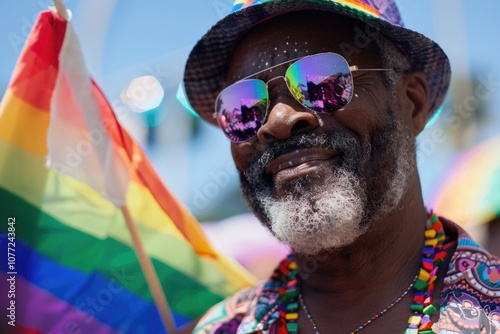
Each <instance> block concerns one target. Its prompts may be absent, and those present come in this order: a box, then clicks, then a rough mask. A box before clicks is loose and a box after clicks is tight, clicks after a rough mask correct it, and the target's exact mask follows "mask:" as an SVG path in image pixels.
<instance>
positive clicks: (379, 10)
mask: <svg viewBox="0 0 500 334" xmlns="http://www.w3.org/2000/svg"><path fill="white" fill-rule="evenodd" d="M283 1H284V0H235V1H234V4H233V8H232V9H231V13H234V12H237V11H238V10H240V9H243V8H247V7H251V6H254V5H259V4H264V3H269V2H283ZM285 1H286V2H294V3H300V2H313V3H318V4H321V3H322V4H330V5H335V4H336V5H339V6H345V7H350V8H352V9H355V10H357V11H361V12H364V13H366V14H367V15H371V16H374V17H375V18H378V19H382V20H385V21H387V22H390V23H392V24H394V25H398V26H400V27H403V26H404V24H403V20H401V15H399V10H398V7H397V6H396V3H395V2H394V1H393V0H313V1H311V0H308V1H301V0H295V1H290V0H285Z"/></svg>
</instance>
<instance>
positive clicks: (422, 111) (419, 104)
mask: <svg viewBox="0 0 500 334" xmlns="http://www.w3.org/2000/svg"><path fill="white" fill-rule="evenodd" d="M405 76H406V80H405V83H406V84H405V86H404V87H405V88H404V89H405V91H404V97H405V104H404V105H405V106H407V108H406V110H405V111H406V112H407V113H409V114H408V116H411V121H412V124H413V133H414V135H415V136H416V135H418V134H419V133H420V132H421V131H422V130H423V129H424V128H425V124H426V123H427V120H428V118H429V108H430V101H429V84H428V82H427V77H426V76H425V74H424V73H422V72H411V73H407V74H405Z"/></svg>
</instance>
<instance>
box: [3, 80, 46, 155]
mask: <svg viewBox="0 0 500 334" xmlns="http://www.w3.org/2000/svg"><path fill="white" fill-rule="evenodd" d="M49 122H50V115H49V113H48V112H47V111H45V110H42V109H38V108H36V107H34V106H32V105H31V104H29V103H27V102H25V101H24V100H21V99H20V98H18V97H17V96H15V95H14V94H13V93H12V91H11V90H10V89H7V91H6V92H5V95H4V97H3V99H2V101H1V102H0V140H3V141H5V142H7V143H10V144H11V145H14V146H16V147H19V148H22V149H23V150H25V151H27V152H30V153H32V154H35V155H38V156H46V155H47V129H48V128H49Z"/></svg>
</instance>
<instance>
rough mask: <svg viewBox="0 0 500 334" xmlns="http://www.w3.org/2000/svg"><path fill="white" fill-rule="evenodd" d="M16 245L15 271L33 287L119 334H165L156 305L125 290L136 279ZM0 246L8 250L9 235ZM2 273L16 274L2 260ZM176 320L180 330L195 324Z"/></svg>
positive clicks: (0, 234)
mask: <svg viewBox="0 0 500 334" xmlns="http://www.w3.org/2000/svg"><path fill="white" fill-rule="evenodd" d="M15 242H16V244H15V260H16V263H15V267H16V268H15V270H16V272H17V275H19V276H21V277H23V278H24V279H26V280H27V281H29V282H30V283H31V284H33V285H36V286H38V287H40V288H41V289H43V290H46V291H48V292H50V293H51V294H53V295H54V296H56V297H57V298H59V299H61V300H63V301H65V302H67V303H69V304H71V305H73V306H74V307H76V308H78V309H80V310H82V311H83V312H85V313H87V314H89V315H92V316H93V317H95V318H96V319H97V320H99V321H100V322H102V323H104V324H107V325H108V326H110V327H112V328H114V329H116V330H118V331H122V332H124V333H134V334H135V333H137V334H141V333H145V334H146V333H148V334H149V333H152V334H156V333H165V330H164V328H163V324H162V321H161V319H160V317H159V315H158V312H157V310H156V306H155V304H154V303H153V302H151V301H148V300H144V299H143V298H141V297H139V296H137V295H136V294H134V293H132V292H130V291H129V290H127V289H126V288H124V287H123V286H125V287H126V284H127V280H129V282H130V279H133V278H132V277H131V276H129V273H127V272H124V271H120V270H117V271H116V272H115V278H114V279H109V278H108V277H106V276H103V275H102V274H100V273H98V272H92V273H91V274H86V273H82V272H80V271H78V270H75V269H72V268H68V267H65V266H63V265H61V264H59V263H57V262H54V261H52V260H51V259H50V258H48V257H46V256H45V255H43V254H40V253H38V252H37V251H36V250H33V249H32V248H31V247H29V246H28V245H26V244H25V243H23V242H22V241H20V240H19V239H17V240H16V241H15ZM0 245H1V248H4V247H5V248H6V247H7V235H6V234H5V233H4V232H2V231H0ZM83 251H84V250H82V252H83ZM6 253H7V252H3V251H2V252H0V254H6ZM0 270H1V271H4V272H9V271H12V270H9V268H8V262H7V261H5V260H4V261H0ZM42 309H43V308H41V309H40V312H42ZM173 317H174V319H175V322H176V324H177V326H178V327H179V326H182V325H185V324H187V323H189V322H190V321H192V319H189V318H187V317H185V316H182V315H179V314H176V313H173Z"/></svg>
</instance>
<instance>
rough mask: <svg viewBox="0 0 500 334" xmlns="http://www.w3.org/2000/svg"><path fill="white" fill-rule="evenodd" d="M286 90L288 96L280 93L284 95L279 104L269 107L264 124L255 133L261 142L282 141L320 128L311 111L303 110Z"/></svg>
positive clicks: (317, 119) (318, 120)
mask: <svg viewBox="0 0 500 334" xmlns="http://www.w3.org/2000/svg"><path fill="white" fill-rule="evenodd" d="M285 87H286V86H285ZM280 90H281V89H280ZM286 90H287V93H288V94H287V93H284V92H281V93H282V94H283V93H284V94H286V95H280V96H281V97H280V98H279V99H278V100H279V102H277V103H276V104H274V105H271V106H272V108H271V109H270V110H269V112H268V116H267V121H266V123H264V125H262V127H261V128H260V129H259V130H258V131H257V138H258V139H259V140H260V141H261V142H264V143H271V142H274V141H277V140H284V139H287V138H290V137H291V136H293V135H295V134H298V133H301V132H305V131H308V130H312V129H314V128H316V127H318V126H320V119H319V118H318V116H317V115H316V114H315V113H314V112H312V111H309V110H304V109H305V107H304V106H302V105H301V104H299V103H298V102H297V101H296V100H295V99H294V98H293V97H292V96H291V93H290V92H288V89H286Z"/></svg>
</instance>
